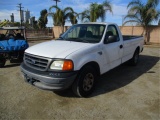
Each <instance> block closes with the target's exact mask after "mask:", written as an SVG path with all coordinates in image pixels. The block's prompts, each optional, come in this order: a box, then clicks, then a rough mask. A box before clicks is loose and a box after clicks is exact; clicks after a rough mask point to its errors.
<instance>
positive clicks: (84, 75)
mask: <svg viewBox="0 0 160 120" xmlns="http://www.w3.org/2000/svg"><path fill="white" fill-rule="evenodd" d="M96 79H97V73H96V70H95V69H94V68H93V67H91V66H86V67H85V68H83V69H82V70H81V71H80V73H79V75H78V76H77V79H76V80H75V81H74V83H73V85H72V90H73V92H74V93H75V94H76V95H77V96H79V97H88V96H89V95H90V94H91V93H92V92H93V90H94V88H95V83H96Z"/></svg>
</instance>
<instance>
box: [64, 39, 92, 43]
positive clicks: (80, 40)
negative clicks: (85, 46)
mask: <svg viewBox="0 0 160 120" xmlns="http://www.w3.org/2000/svg"><path fill="white" fill-rule="evenodd" d="M66 40H69V41H75V42H85V43H89V42H88V41H87V40H84V39H81V38H67V39H66Z"/></svg>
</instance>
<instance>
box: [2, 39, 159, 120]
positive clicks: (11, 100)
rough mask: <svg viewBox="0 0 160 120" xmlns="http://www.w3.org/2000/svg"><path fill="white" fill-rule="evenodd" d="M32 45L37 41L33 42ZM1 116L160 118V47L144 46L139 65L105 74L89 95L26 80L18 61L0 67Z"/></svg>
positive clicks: (97, 119)
mask: <svg viewBox="0 0 160 120" xmlns="http://www.w3.org/2000/svg"><path fill="white" fill-rule="evenodd" d="M30 44H31V45H33V44H36V42H32V43H30ZM0 119H95V120H104V119H125V120H142V119H144V120H147V119H149V120H150V119H153V120H158V119H160V46H159V47H154V46H150V47H145V48H144V51H143V53H141V55H140V61H139V64H138V66H136V67H131V66H128V65H121V66H119V67H117V68H115V69H113V70H111V71H110V72H108V73H106V74H104V75H102V76H101V77H100V78H99V81H98V83H97V88H96V90H95V91H94V93H93V94H92V95H91V96H90V97H89V98H78V97H76V96H75V95H74V94H73V93H72V92H71V90H70V89H69V90H66V91H65V92H64V93H62V94H61V95H57V94H55V93H53V92H51V91H45V90H41V89H38V88H36V87H33V86H31V85H29V84H27V83H25V82H24V80H23V77H22V76H21V72H20V67H19V64H11V63H9V62H7V64H6V66H5V67H4V68H0Z"/></svg>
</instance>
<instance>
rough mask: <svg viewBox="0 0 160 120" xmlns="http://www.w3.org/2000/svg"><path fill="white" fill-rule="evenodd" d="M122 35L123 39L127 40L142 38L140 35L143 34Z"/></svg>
mask: <svg viewBox="0 0 160 120" xmlns="http://www.w3.org/2000/svg"><path fill="white" fill-rule="evenodd" d="M122 37H123V40H124V41H126V40H132V39H136V38H140V37H143V36H131V35H122Z"/></svg>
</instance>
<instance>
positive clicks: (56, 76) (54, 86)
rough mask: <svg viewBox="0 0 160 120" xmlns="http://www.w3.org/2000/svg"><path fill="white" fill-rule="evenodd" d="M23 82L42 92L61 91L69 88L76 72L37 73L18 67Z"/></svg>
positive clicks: (25, 67)
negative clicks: (22, 76)
mask: <svg viewBox="0 0 160 120" xmlns="http://www.w3.org/2000/svg"><path fill="white" fill-rule="evenodd" d="M20 68H21V72H22V73H23V75H24V78H25V81H26V82H27V83H30V84H32V85H34V86H36V87H38V88H41V89H44V90H63V89H66V88H68V87H70V86H71V85H72V83H73V81H74V80H75V78H76V76H77V73H78V72H77V71H76V72H75V71H72V72H53V71H38V70H35V69H32V68H30V67H28V66H26V65H25V64H24V63H22V64H21V66H20Z"/></svg>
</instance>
